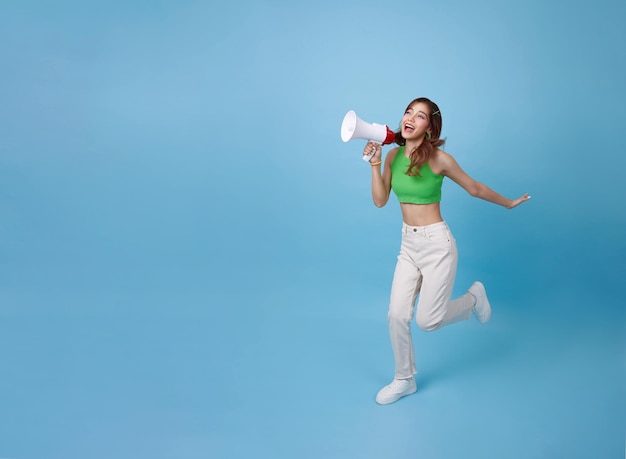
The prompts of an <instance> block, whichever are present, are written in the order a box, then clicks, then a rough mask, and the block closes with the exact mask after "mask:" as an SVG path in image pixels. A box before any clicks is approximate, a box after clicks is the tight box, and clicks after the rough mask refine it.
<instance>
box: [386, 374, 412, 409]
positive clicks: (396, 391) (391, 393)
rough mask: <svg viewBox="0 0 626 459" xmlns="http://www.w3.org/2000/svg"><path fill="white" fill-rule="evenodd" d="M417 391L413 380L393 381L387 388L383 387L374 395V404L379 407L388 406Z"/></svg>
mask: <svg viewBox="0 0 626 459" xmlns="http://www.w3.org/2000/svg"><path fill="white" fill-rule="evenodd" d="M416 391H417V384H415V378H413V377H411V378H409V379H395V378H394V380H393V381H392V382H391V384H389V385H388V386H385V387H383V388H382V389H381V390H380V391H379V392H378V394H377V395H376V403H378V404H380V405H388V404H390V403H393V402H395V401H397V400H399V399H401V398H402V397H404V396H405V395H410V394H412V393H414V392H416Z"/></svg>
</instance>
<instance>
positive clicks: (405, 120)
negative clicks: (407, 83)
mask: <svg viewBox="0 0 626 459" xmlns="http://www.w3.org/2000/svg"><path fill="white" fill-rule="evenodd" d="M429 120H430V108H429V107H428V105H426V104H425V103H423V102H416V103H414V104H413V105H411V106H409V108H408V109H407V110H406V112H405V113H404V116H403V117H402V123H401V128H402V130H401V132H402V137H404V139H406V140H411V139H419V138H421V137H423V136H424V134H426V132H427V131H428V130H429V124H430V121H429Z"/></svg>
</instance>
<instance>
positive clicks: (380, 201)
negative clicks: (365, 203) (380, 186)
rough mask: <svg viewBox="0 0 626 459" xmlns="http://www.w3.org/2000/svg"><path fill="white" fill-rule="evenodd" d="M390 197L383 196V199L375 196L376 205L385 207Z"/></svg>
mask: <svg viewBox="0 0 626 459" xmlns="http://www.w3.org/2000/svg"><path fill="white" fill-rule="evenodd" d="M388 199H389V198H382V199H381V198H376V197H374V198H373V201H374V205H375V206H376V207H378V208H381V207H384V206H385V204H387V200H388Z"/></svg>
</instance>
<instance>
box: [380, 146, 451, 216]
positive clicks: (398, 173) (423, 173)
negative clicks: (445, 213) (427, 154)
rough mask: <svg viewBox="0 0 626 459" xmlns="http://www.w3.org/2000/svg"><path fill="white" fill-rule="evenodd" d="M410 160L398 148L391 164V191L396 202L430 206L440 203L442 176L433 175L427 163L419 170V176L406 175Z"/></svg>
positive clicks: (402, 148)
mask: <svg viewBox="0 0 626 459" xmlns="http://www.w3.org/2000/svg"><path fill="white" fill-rule="evenodd" d="M409 164H411V160H410V159H409V158H407V157H406V156H404V147H400V149H399V150H398V153H396V157H395V158H393V161H392V162H391V189H392V190H393V192H394V193H395V194H396V196H398V201H400V202H403V203H409V204H432V203H434V202H439V201H441V184H442V183H443V175H439V174H435V173H434V172H433V171H432V170H431V168H430V165H429V164H428V163H425V164H424V165H423V166H422V167H421V169H420V171H419V172H420V175H419V176H417V175H416V176H410V175H407V173H406V171H407V170H408V168H409Z"/></svg>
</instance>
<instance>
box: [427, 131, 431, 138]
mask: <svg viewBox="0 0 626 459" xmlns="http://www.w3.org/2000/svg"><path fill="white" fill-rule="evenodd" d="M430 138H431V135H430V132H427V133H426V140H430Z"/></svg>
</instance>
